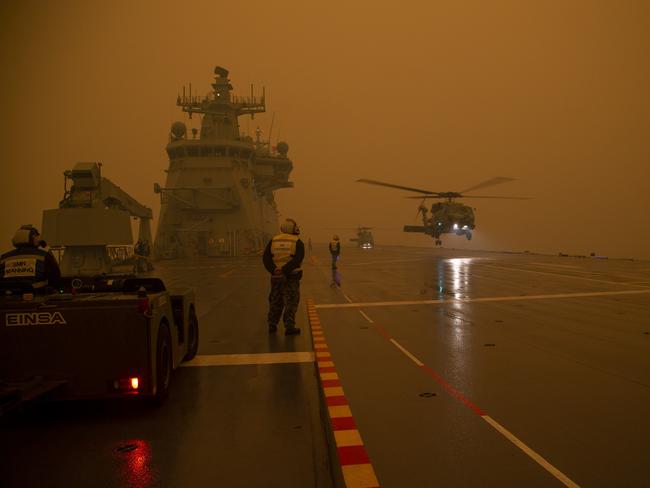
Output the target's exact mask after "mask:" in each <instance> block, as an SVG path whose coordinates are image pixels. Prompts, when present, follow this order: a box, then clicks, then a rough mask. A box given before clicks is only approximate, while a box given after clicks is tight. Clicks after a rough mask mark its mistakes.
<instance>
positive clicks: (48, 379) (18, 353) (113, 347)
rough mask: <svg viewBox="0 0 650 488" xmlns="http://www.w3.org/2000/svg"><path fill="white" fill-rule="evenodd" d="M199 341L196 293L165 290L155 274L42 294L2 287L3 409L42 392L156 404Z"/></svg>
mask: <svg viewBox="0 0 650 488" xmlns="http://www.w3.org/2000/svg"><path fill="white" fill-rule="evenodd" d="M7 292H9V293H7ZM198 345H199V328H198V320H197V315H196V310H195V308H194V293H193V291H192V290H189V289H188V290H181V291H177V292H169V291H167V289H166V288H165V285H164V284H163V282H162V280H160V279H158V278H139V277H134V276H126V277H122V278H111V279H106V278H101V277H100V278H74V279H68V280H66V282H64V284H63V288H62V290H61V292H60V293H56V294H51V295H45V296H33V295H32V294H30V293H22V294H21V293H11V290H3V296H2V297H0V414H2V413H4V412H6V411H8V410H11V409H13V408H14V407H16V406H18V405H20V404H21V403H23V402H25V401H28V400H32V399H34V398H37V397H43V396H47V397H48V398H53V399H69V398H101V397H129V396H144V397H149V398H150V399H151V400H153V403H156V404H160V403H162V402H163V401H164V400H165V398H166V397H167V395H168V393H169V388H170V385H171V380H172V371H173V370H174V369H175V368H177V367H178V366H179V365H180V363H181V362H182V361H187V360H190V359H192V358H193V357H194V356H195V355H196V352H197V349H198Z"/></svg>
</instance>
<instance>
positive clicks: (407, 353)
mask: <svg viewBox="0 0 650 488" xmlns="http://www.w3.org/2000/svg"><path fill="white" fill-rule="evenodd" d="M389 340H390V342H392V343H393V345H394V346H395V347H396V348H397V349H399V350H400V351H402V352H403V353H404V354H405V355H406V357H407V358H409V359H410V360H411V361H413V362H414V363H415V364H417V365H418V366H424V363H423V362H422V361H420V360H419V359H418V358H416V357H415V356H414V355H413V354H411V353H410V352H409V351H407V350H406V349H404V348H403V347H402V345H401V344H400V343H399V342H397V341H396V340H395V339H389Z"/></svg>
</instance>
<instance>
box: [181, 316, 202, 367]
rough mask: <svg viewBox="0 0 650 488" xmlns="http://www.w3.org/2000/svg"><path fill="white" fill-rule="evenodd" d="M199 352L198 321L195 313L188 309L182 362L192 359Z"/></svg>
mask: <svg viewBox="0 0 650 488" xmlns="http://www.w3.org/2000/svg"><path fill="white" fill-rule="evenodd" d="M198 350H199V319H197V318H196V312H195V311H194V309H193V308H191V309H190V316H189V319H188V324H187V352H186V353H185V357H184V358H183V361H189V360H191V359H194V356H196V353H197V351H198Z"/></svg>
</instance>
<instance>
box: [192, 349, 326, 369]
mask: <svg viewBox="0 0 650 488" xmlns="http://www.w3.org/2000/svg"><path fill="white" fill-rule="evenodd" d="M313 362H314V353H313V352H269V353H259V354H209V355H202V356H196V357H195V358H194V359H192V360H191V361H188V362H187V363H182V364H181V366H183V367H186V368H191V367H201V366H245V365H251V364H287V363H313Z"/></svg>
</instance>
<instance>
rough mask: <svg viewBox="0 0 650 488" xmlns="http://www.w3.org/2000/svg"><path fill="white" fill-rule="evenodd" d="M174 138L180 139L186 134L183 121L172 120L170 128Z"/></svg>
mask: <svg viewBox="0 0 650 488" xmlns="http://www.w3.org/2000/svg"><path fill="white" fill-rule="evenodd" d="M171 132H172V136H174V139H182V138H183V137H185V135H186V134H187V127H186V126H185V124H184V123H183V122H174V123H173V124H172V128H171Z"/></svg>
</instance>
